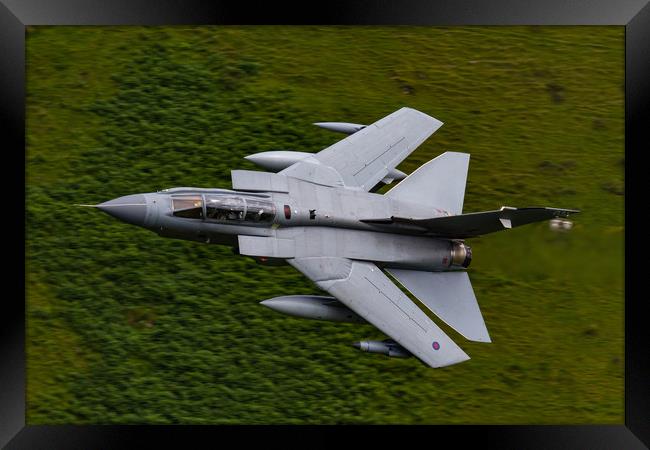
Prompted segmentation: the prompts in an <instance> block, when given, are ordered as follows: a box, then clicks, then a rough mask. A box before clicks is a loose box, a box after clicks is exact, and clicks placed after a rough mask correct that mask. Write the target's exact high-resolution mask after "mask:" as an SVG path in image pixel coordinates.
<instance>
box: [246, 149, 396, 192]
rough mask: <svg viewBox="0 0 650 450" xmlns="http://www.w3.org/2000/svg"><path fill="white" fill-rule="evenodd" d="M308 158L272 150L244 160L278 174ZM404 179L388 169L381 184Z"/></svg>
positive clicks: (297, 153) (284, 151) (301, 153)
mask: <svg viewBox="0 0 650 450" xmlns="http://www.w3.org/2000/svg"><path fill="white" fill-rule="evenodd" d="M310 156H314V154H313V153H307V152H293V151H289V150H272V151H269V152H261V153H253V154H252V155H248V156H245V157H244V159H247V160H249V161H250V162H252V163H254V164H257V165H258V166H260V167H262V168H264V169H266V170H270V171H272V172H279V171H281V170H284V169H286V168H287V167H289V166H291V165H292V164H295V163H297V162H298V161H301V160H303V159H305V158H309V157H310ZM404 178H406V174H405V173H404V172H402V171H401V170H397V169H390V170H389V171H388V173H387V174H386V177H384V179H383V180H382V182H384V183H385V184H390V183H392V182H393V181H394V180H403V179H404Z"/></svg>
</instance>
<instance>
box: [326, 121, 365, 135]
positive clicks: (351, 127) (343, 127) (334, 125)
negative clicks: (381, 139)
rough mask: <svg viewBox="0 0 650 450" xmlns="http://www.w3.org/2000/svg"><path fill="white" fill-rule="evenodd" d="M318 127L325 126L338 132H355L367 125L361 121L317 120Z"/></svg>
mask: <svg viewBox="0 0 650 450" xmlns="http://www.w3.org/2000/svg"><path fill="white" fill-rule="evenodd" d="M314 125H316V126H317V127H321V128H325V129H326V130H330V131H336V132H337V133H344V134H354V133H356V132H357V131H359V130H363V129H364V128H365V127H366V125H361V124H359V123H348V122H316V123H314Z"/></svg>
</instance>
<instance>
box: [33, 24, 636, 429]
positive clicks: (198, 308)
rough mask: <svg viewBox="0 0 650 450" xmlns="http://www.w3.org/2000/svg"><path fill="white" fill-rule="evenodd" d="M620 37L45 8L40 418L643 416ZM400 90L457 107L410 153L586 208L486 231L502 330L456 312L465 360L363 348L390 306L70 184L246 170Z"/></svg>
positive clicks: (38, 164) (330, 138)
mask: <svg viewBox="0 0 650 450" xmlns="http://www.w3.org/2000/svg"><path fill="white" fill-rule="evenodd" d="M623 54H624V53H623V28H622V27H542V28H540V27H467V28H427V27H423V28H419V27H418V28H414V27H387V28H382V27H372V28H368V27H353V28H350V27H322V28H317V27H192V28H187V27H165V28H157V27H120V28H114V27H35V28H29V30H28V33H27V95H28V97H27V100H28V101H27V130H26V136H27V156H26V158H27V186H26V195H27V201H26V223H27V242H26V252H27V261H26V265H27V267H26V270H27V318H28V322H27V359H28V368H27V369H28V372H27V381H28V385H27V388H28V389H27V398H28V403H27V407H28V410H27V420H28V423H29V424H56V423H99V424H104V423H106V424H108V423H135V422H149V423H196V424H232V423H291V424H304V423H312V424H313V423H328V424H329V423H419V424H427V423H572V424H578V423H622V422H623V270H624V269H623V226H624V223H623V207H624V206H623V166H624V151H623V138H624V109H623V80H624V79H623V70H624V61H623ZM401 106H411V107H414V108H417V109H420V110H422V111H424V112H426V113H428V114H430V115H432V116H434V117H436V118H438V119H440V120H442V121H443V122H445V125H444V126H443V127H442V128H441V129H440V130H439V131H438V132H437V133H436V134H435V135H433V136H432V137H431V138H430V139H429V140H427V141H426V142H425V143H424V144H423V145H422V146H421V147H420V148H419V149H418V150H416V151H415V152H414V153H413V155H412V156H411V157H410V158H409V159H408V160H407V161H405V162H404V163H403V164H402V165H401V166H400V169H401V170H404V171H406V172H411V171H413V170H414V169H415V168H416V167H418V166H419V165H420V164H422V163H424V162H426V161H428V160H430V159H432V158H433V157H435V156H437V155H438V154H440V153H441V152H443V151H446V150H453V151H465V152H469V153H471V155H472V156H471V157H472V162H471V164H470V173H469V181H468V186H467V196H466V200H465V211H478V210H484V209H494V208H498V207H500V206H502V205H509V206H539V205H544V206H557V207H567V208H579V209H581V210H582V211H583V213H582V214H580V215H578V216H576V219H575V226H574V229H573V230H572V231H571V232H570V233H554V232H552V231H550V230H549V228H548V226H547V224H535V225H530V226H527V227H523V228H520V229H515V230H512V231H508V232H504V233H497V234H494V235H489V236H485V237H481V238H478V239H473V240H470V241H469V243H470V244H471V245H472V247H473V249H474V261H473V263H472V266H471V268H470V276H471V278H472V280H473V284H474V289H475V292H476V294H477V297H478V299H479V302H480V304H481V307H482V310H483V313H484V316H485V319H486V322H487V325H488V329H489V331H490V334H491V336H492V339H493V343H492V344H490V345H486V344H478V343H470V342H467V341H465V340H464V339H463V338H462V337H460V336H459V335H458V334H457V333H455V332H454V331H453V330H450V329H449V328H447V327H445V326H443V328H444V329H445V331H447V332H448V333H449V334H450V335H451V336H452V338H453V339H455V340H456V341H457V342H458V343H459V344H460V345H461V346H462V347H463V348H464V349H465V350H466V351H467V353H468V354H469V355H470V356H471V357H472V359H471V360H470V361H468V362H465V363H463V364H459V365H456V366H452V367H448V368H445V369H440V370H432V369H429V368H426V367H424V366H423V365H422V364H420V363H419V362H418V361H417V360H415V359H408V360H399V359H389V358H386V357H383V356H380V355H369V354H363V353H360V352H358V351H356V350H354V349H353V348H352V347H351V346H350V344H351V342H353V341H355V340H360V339H366V338H369V339H373V338H382V335H381V334H380V333H379V332H378V331H377V330H376V329H374V328H373V327H371V326H355V325H351V324H335V323H327V322H316V321H308V320H301V319H294V318H290V317H287V316H282V315H280V314H277V313H275V312H273V311H271V310H268V309H266V308H264V307H262V306H259V305H258V302H259V301H261V300H264V299H267V298H271V297H274V296H278V295H283V294H299V293H316V292H318V291H317V289H316V288H315V287H314V286H313V285H312V284H310V282H309V281H308V280H306V279H305V278H304V277H302V276H301V275H300V274H299V273H298V272H296V271H295V270H293V269H292V268H291V267H288V266H287V267H263V266H259V265H257V264H256V263H255V262H254V261H253V260H251V259H248V258H244V257H236V256H234V255H233V254H232V253H231V251H230V249H228V248H225V247H219V246H214V245H205V244H199V243H192V242H185V241H177V240H170V239H163V238H160V237H158V236H156V235H155V234H153V233H151V232H149V231H146V230H142V229H138V228H135V227H133V226H129V225H125V224H123V223H120V222H118V221H117V220H114V219H112V218H110V217H108V216H106V215H105V214H102V213H100V212H99V211H95V210H90V209H82V208H77V207H74V206H73V204H75V203H94V202H101V201H105V200H108V199H111V198H114V197H118V196H121V195H126V194H130V193H137V192H147V191H155V190H158V189H163V188H167V187H173V186H200V187H226V188H227V187H230V170H231V169H233V168H243V169H254V166H253V165H252V164H251V163H249V162H248V161H246V160H244V159H242V158H243V156H245V155H248V154H250V153H254V152H260V151H265V150H273V149H293V150H301V151H318V150H320V149H322V148H324V147H326V146H328V145H330V144H331V143H333V142H335V141H336V140H337V139H340V138H342V137H343V136H341V135H336V134H334V133H331V132H327V131H325V130H321V129H319V128H317V127H314V126H312V125H311V123H312V122H316V121H330V120H331V121H349V122H357V123H368V122H372V121H374V120H377V119H379V118H381V117H383V116H384V115H386V114H388V113H390V112H392V111H394V110H395V109H398V108H399V107H401ZM435 320H437V319H435ZM438 323H440V321H438Z"/></svg>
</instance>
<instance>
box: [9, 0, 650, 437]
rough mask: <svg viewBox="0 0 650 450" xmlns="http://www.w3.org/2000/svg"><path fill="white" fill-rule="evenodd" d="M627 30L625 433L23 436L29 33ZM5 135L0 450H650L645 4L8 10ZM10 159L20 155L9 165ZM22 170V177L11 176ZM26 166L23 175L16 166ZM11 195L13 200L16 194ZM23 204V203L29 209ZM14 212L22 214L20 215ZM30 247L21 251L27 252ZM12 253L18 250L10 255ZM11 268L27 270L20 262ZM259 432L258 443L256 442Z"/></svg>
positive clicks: (649, 43)
mask: <svg viewBox="0 0 650 450" xmlns="http://www.w3.org/2000/svg"><path fill="white" fill-rule="evenodd" d="M167 24H169V25H172V24H185V25H199V24H283V25H288V24H328V25H329V24H332V25H335V24H338V25H369V24H377V25H437V26H441V25H444V26H451V25H620V26H625V120H626V124H625V193H626V195H625V223H626V226H625V258H626V265H625V268H626V271H625V297H626V298H625V422H624V424H621V425H587V426H584V425H580V426H575V425H570V424H567V425H562V426H534V425H524V426H514V425H513V426H473V425H466V426H465V425H463V426H444V425H437V426H414V427H398V426H388V427H367V426H362V427H343V428H342V427H334V426H332V427H329V426H327V427H325V426H322V427H321V426H307V427H287V426H282V427H248V426H242V427H224V426H214V427H209V426H145V425H142V426H140V425H137V426H100V425H97V426H71V425H70V426H68V425H65V426H46V425H42V426H41V425H39V426H26V425H25V383H26V382H25V378H26V377H25V375H26V374H25V303H24V301H25V295H24V294H25V282H24V279H25V271H24V267H25V264H24V262H25V258H24V245H22V244H21V243H20V240H19V238H18V236H20V235H22V236H23V237H24V236H25V227H24V225H25V223H24V220H20V218H21V215H20V214H17V213H16V212H17V211H20V210H23V211H24V208H25V204H24V201H23V204H20V203H19V202H20V196H18V195H16V192H20V191H22V192H24V189H25V176H24V173H25V170H24V163H25V160H24V151H25V27H26V26H28V25H167ZM0 55H1V59H0V90H1V92H2V96H1V97H0V98H1V99H2V101H0V127H2V128H3V133H2V135H1V136H2V140H3V141H4V142H5V145H4V146H3V148H4V156H5V165H4V167H5V170H4V171H3V177H2V178H3V181H4V186H3V187H4V192H5V202H4V205H5V207H6V208H5V211H6V212H9V211H11V214H7V215H6V216H5V218H4V221H3V222H4V223H5V225H10V227H9V228H8V229H7V231H6V232H5V234H4V236H5V245H6V246H8V247H9V251H8V252H6V253H5V255H6V256H7V257H6V259H5V262H6V263H7V264H5V265H4V267H5V268H4V270H3V274H4V276H5V277H6V283H5V286H11V287H12V289H5V295H4V296H3V297H4V298H3V301H2V309H0V317H1V318H2V327H0V361H1V362H0V446H4V445H7V448H12V449H13V448H30V449H35V448H67V449H71V448H84V449H87V448H113V447H135V446H137V447H142V446H151V444H152V443H164V444H171V445H175V446H179V445H183V446H187V445H188V441H189V442H203V441H205V442H211V443H212V445H211V446H213V445H218V444H219V443H220V442H225V441H224V439H227V438H235V437H236V438H237V440H238V445H242V444H245V443H248V442H250V440H252V439H254V440H259V441H262V442H263V443H268V442H269V439H274V438H276V437H280V435H281V436H282V439H288V441H284V442H285V443H287V442H289V443H292V442H295V443H298V444H300V443H301V442H303V443H304V442H305V440H306V439H307V440H308V441H309V442H311V443H317V444H321V445H323V444H330V445H340V442H341V436H340V433H341V432H343V431H344V432H345V433H346V434H355V435H358V437H361V438H363V439H369V440H370V442H373V443H374V442H377V443H384V444H386V443H394V444H396V445H397V444H398V443H410V442H415V441H416V440H417V441H420V440H421V439H424V440H427V441H425V442H428V443H429V445H436V444H437V445H441V444H442V443H444V442H453V443H454V446H456V445H463V444H468V443H474V444H479V445H484V446H485V445H488V446H494V447H497V448H519V449H520V448H528V449H534V448H535V449H536V448H612V449H613V448H626V449H633V448H644V447H646V446H648V445H650V358H649V356H648V355H649V354H650V352H649V351H648V345H649V340H648V328H649V327H648V326H647V324H646V322H647V318H646V317H647V316H646V315H645V314H643V312H644V306H645V302H646V300H647V297H645V295H644V289H643V287H644V286H643V285H642V282H643V275H644V274H643V273H642V271H643V270H644V268H643V264H642V262H643V261H642V258H643V256H644V255H645V254H646V252H645V250H646V249H647V240H648V239H647V237H646V234H645V233H643V231H642V229H641V227H642V226H643V221H642V214H643V209H644V205H643V204H639V203H638V202H636V201H635V199H641V198H643V197H644V196H643V195H642V194H640V193H639V191H641V192H643V190H642V183H641V182H640V181H641V179H642V178H641V177H642V175H641V171H642V170H643V168H642V164H641V163H640V161H641V158H642V155H643V150H647V149H648V144H647V142H648V139H647V135H645V132H647V129H648V124H650V121H648V116H647V114H644V113H645V112H646V111H647V109H648V100H649V98H650V97H649V95H648V93H649V89H648V74H650V5H648V4H647V0H623V1H617V2H612V1H606V0H592V1H589V0H582V1H561V0H547V1H544V2H539V1H537V2H535V1H534V0H525V1H524V0H520V1H512V0H490V1H481V0H455V1H454V0H445V1H426V0H406V1H394V2H387V1H383V0H368V1H364V2H361V1H358V2H352V1H348V2H343V1H340V0H332V1H328V2H318V3H314V2H303V3H302V4H292V3H290V2H270V1H263V0H256V1H250V0H239V1H234V0H227V1H202V0H184V1H178V0H158V1H148V0H114V1H111V2H102V1H101V0H49V1H48V0H0ZM7 155H12V157H11V158H10V161H7ZM14 164H15V165H14ZM21 164H23V170H20V169H19V166H20V165H21ZM7 193H8V194H7ZM23 200H24V197H23ZM14 203H15V204H14ZM23 242H24V240H23ZM10 243H11V244H12V245H9V244H10ZM14 259H16V260H18V261H21V262H22V264H20V263H16V262H14ZM253 431H254V432H253Z"/></svg>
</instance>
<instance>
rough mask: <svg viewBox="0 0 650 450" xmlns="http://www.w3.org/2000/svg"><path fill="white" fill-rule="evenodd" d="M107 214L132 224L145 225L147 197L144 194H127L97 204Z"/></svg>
mask: <svg viewBox="0 0 650 450" xmlns="http://www.w3.org/2000/svg"><path fill="white" fill-rule="evenodd" d="M97 208H99V209H101V210H102V211H104V212H105V213H107V214H110V215H111V216H113V217H115V218H116V219H120V220H121V221H123V222H126V223H130V224H132V225H138V226H140V227H141V226H144V221H145V218H146V216H147V199H146V198H145V196H144V195H142V194H135V195H125V196H124V197H119V198H116V199H113V200H109V201H107V202H104V203H101V204H99V205H97Z"/></svg>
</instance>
